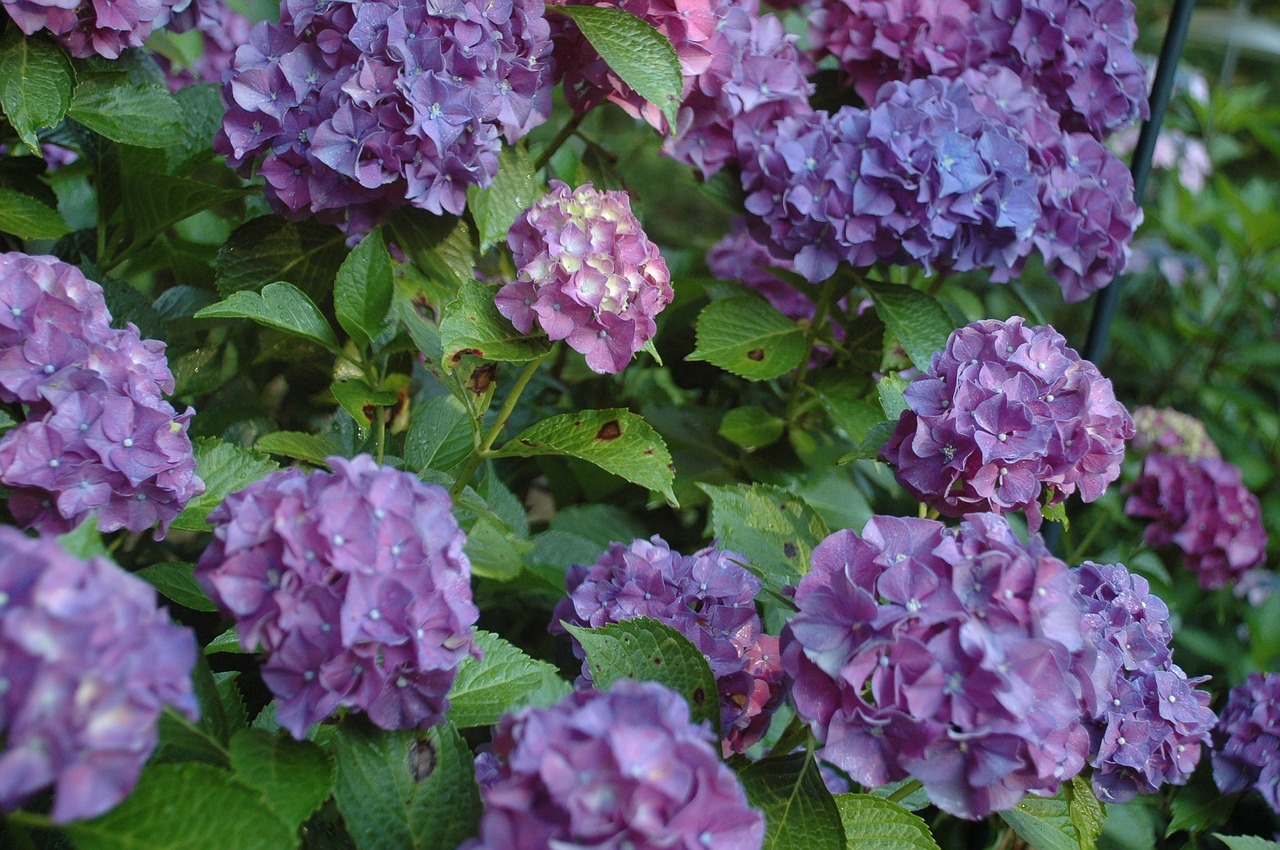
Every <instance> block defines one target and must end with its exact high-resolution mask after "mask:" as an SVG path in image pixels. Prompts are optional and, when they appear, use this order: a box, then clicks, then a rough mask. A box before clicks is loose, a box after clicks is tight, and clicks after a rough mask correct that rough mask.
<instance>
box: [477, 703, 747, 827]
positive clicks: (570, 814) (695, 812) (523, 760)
mask: <svg viewBox="0 0 1280 850" xmlns="http://www.w3.org/2000/svg"><path fill="white" fill-rule="evenodd" d="M714 745H715V742H714V741H713V740H712V736H711V733H710V732H709V730H708V729H707V727H706V725H705V724H704V725H700V726H694V725H693V724H692V723H691V722H690V719H689V707H688V705H687V704H686V703H685V701H684V700H683V699H682V698H681V697H680V695H679V694H676V693H675V692H673V691H670V690H668V689H667V688H665V687H663V686H662V685H659V684H657V683H656V682H634V681H629V680H622V681H619V682H617V683H615V684H614V685H613V687H612V688H611V689H610V690H609V691H608V692H607V693H601V692H599V691H591V690H582V691H578V692H576V693H573V694H570V695H569V696H567V697H565V698H564V699H562V700H561V701H560V702H559V703H558V704H557V705H554V706H552V707H550V708H524V709H521V710H520V711H518V712H516V713H514V714H507V715H504V716H503V718H502V720H501V721H499V723H498V725H497V727H496V728H495V730H494V735H493V744H492V750H491V752H490V753H487V754H482V755H481V757H480V759H478V760H477V764H476V772H477V776H478V778H479V779H480V783H481V798H482V800H483V801H484V812H483V814H482V815H481V817H480V837H479V838H476V839H472V840H471V841H469V842H467V843H466V844H464V845H463V846H462V850H544V848H549V847H565V848H568V847H600V848H604V847H610V848H631V850H668V848H681V850H701V848H707V847H715V848H723V850H760V847H761V846H762V845H763V843H764V818H763V817H762V816H761V814H760V812H758V811H756V810H755V809H753V808H751V807H750V806H749V805H748V803H747V798H746V794H745V793H744V792H743V790H742V785H741V784H740V783H739V782H738V779H737V777H736V776H734V774H733V771H731V770H730V769H729V767H728V766H727V765H725V764H724V762H722V761H721V760H720V757H719V755H718V753H717V752H716V751H715V749H714Z"/></svg>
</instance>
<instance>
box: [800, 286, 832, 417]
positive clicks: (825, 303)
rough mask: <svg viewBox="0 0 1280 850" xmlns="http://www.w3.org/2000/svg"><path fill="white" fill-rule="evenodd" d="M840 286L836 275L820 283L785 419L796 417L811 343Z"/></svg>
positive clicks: (825, 320)
mask: <svg viewBox="0 0 1280 850" xmlns="http://www.w3.org/2000/svg"><path fill="white" fill-rule="evenodd" d="M839 286H840V279H839V277H838V276H836V275H832V276H831V277H829V278H827V280H826V282H825V283H824V284H822V292H821V293H819V295H818V303H817V306H816V307H815V308H814V311H813V320H812V321H811V322H809V327H808V329H807V330H805V333H804V351H805V355H804V361H803V362H801V364H800V365H799V366H797V367H796V380H795V383H793V384H792V385H791V395H790V397H789V398H788V399H787V421H789V422H794V421H795V418H796V405H797V404H799V403H800V391H801V390H802V389H803V388H804V386H805V378H806V377H808V374H809V361H810V360H812V359H813V343H814V340H816V339H817V338H818V332H819V331H820V330H821V329H822V328H823V326H824V325H826V323H827V315H828V314H829V313H830V312H831V305H832V303H833V302H834V301H835V293H836V289H837V288H838V287H839Z"/></svg>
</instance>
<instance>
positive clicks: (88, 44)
mask: <svg viewBox="0 0 1280 850" xmlns="http://www.w3.org/2000/svg"><path fill="white" fill-rule="evenodd" d="M174 2H175V0H111V2H106V1H105V0H97V1H96V2H95V1H94V0H3V3H4V8H5V11H6V12H8V13H9V17H11V18H13V22H14V23H15V24H17V26H18V29H20V30H22V31H23V32H24V33H25V34H27V35H33V34H34V33H36V32H38V31H39V30H42V29H43V30H48V31H49V32H50V33H51V34H52V35H53V36H54V37H55V38H56V39H57V40H58V41H59V42H60V43H61V44H62V46H63V47H65V48H67V51H68V52H70V53H71V55H72V56H77V57H79V58H81V59H83V58H86V57H89V56H102V57H105V58H107V59H116V58H118V57H119V56H120V53H121V51H123V50H124V49H125V48H128V47H141V46H142V43H143V42H144V41H146V40H147V37H148V36H150V35H151V32H152V30H154V29H159V28H161V27H163V26H164V25H165V24H167V23H168V22H169V17H170V14H171V10H172V7H173V5H174Z"/></svg>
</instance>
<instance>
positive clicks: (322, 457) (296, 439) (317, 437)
mask: <svg viewBox="0 0 1280 850" xmlns="http://www.w3.org/2000/svg"><path fill="white" fill-rule="evenodd" d="M253 447H254V448H255V449H257V450H258V451H260V452H266V453H267V454H272V455H280V456H281V457H291V458H293V459H294V460H305V461H306V462H307V463H310V464H313V465H315V466H324V465H325V462H326V461H327V459H328V458H329V456H330V455H335V454H341V453H342V452H341V450H340V449H339V448H338V447H337V446H336V445H334V444H333V442H332V441H330V440H329V439H328V438H327V437H325V436H323V435H321V434H308V433H307V432H306V431H272V432H271V433H270V434H263V435H262V436H261V437H259V438H258V441H257V442H256V443H254V444H253Z"/></svg>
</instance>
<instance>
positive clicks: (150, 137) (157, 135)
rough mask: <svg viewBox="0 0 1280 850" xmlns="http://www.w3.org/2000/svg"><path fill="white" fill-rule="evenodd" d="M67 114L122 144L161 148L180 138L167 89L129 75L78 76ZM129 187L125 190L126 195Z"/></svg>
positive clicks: (179, 121)
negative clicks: (138, 80)
mask: <svg viewBox="0 0 1280 850" xmlns="http://www.w3.org/2000/svg"><path fill="white" fill-rule="evenodd" d="M67 115H68V116H70V117H71V118H74V119H75V120H77V121H79V122H80V123H81V124H83V125H84V126H86V127H88V128H89V129H90V130H92V131H94V132H95V133H99V134H101V135H103V136H106V137H107V138H108V139H111V141H113V142H120V143H121V144H125V145H136V146H137V147H140V148H163V147H168V146H169V145H173V144H177V143H179V142H181V141H182V139H183V135H184V134H183V129H182V117H181V116H182V112H181V110H180V108H179V107H178V102H177V101H176V100H174V98H173V95H171V94H169V92H168V90H167V89H165V88H164V87H163V86H161V85H158V84H148V83H139V82H136V81H134V80H132V79H131V78H130V75H129V74H122V73H115V72H107V73H93V74H85V75H83V76H81V78H80V80H79V83H78V84H77V85H76V90H75V93H74V94H73V95H72V97H71V106H70V108H69V109H68V110H67ZM129 190H131V187H126V194H128V191H129Z"/></svg>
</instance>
